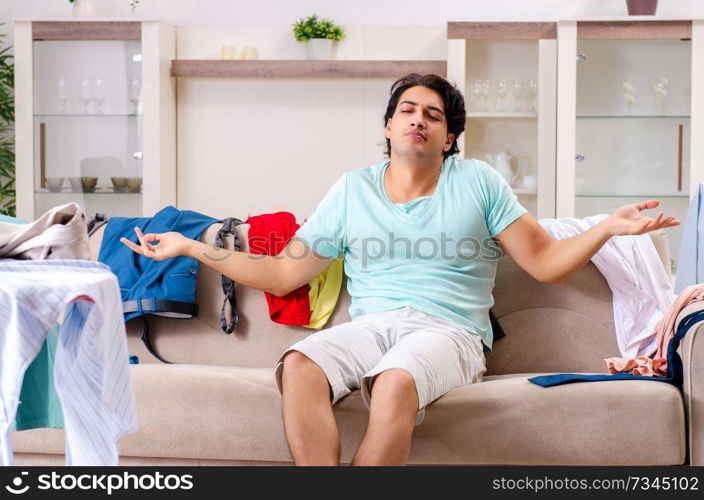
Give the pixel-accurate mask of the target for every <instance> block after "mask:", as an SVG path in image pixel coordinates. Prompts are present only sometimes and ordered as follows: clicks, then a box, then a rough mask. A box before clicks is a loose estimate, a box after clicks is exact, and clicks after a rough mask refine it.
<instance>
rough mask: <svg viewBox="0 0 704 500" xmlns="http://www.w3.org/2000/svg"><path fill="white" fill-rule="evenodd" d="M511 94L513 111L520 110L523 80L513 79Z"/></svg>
mask: <svg viewBox="0 0 704 500" xmlns="http://www.w3.org/2000/svg"><path fill="white" fill-rule="evenodd" d="M511 94H513V100H514V103H515V104H514V111H516V112H518V111H520V110H521V96H522V95H523V82H522V81H520V80H514V81H513V83H512V84H511Z"/></svg>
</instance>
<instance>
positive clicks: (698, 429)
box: [675, 301, 704, 465]
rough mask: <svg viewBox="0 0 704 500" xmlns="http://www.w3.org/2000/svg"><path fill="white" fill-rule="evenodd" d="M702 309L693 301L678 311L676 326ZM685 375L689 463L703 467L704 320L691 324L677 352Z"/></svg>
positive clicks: (699, 303) (700, 305) (702, 304)
mask: <svg viewBox="0 0 704 500" xmlns="http://www.w3.org/2000/svg"><path fill="white" fill-rule="evenodd" d="M702 310H704V301H700V302H694V303H692V304H689V305H688V306H687V307H685V308H683V309H682V311H680V314H679V315H678V317H677V321H676V322H675V324H676V325H679V324H680V322H681V321H682V319H684V318H685V316H687V315H689V314H691V313H693V312H697V311H702ZM677 352H678V353H679V355H680V357H681V358H682V365H683V370H684V373H683V374H682V375H683V379H684V381H683V384H682V390H683V392H684V405H685V415H686V418H687V433H688V445H687V447H688V449H689V464H690V465H704V321H700V322H698V323H695V324H694V325H692V330H691V331H689V332H688V333H687V335H685V336H684V339H683V340H682V342H681V343H680V346H679V349H678V350H677Z"/></svg>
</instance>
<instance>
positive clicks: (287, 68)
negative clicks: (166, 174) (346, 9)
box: [171, 59, 447, 78]
mask: <svg viewBox="0 0 704 500" xmlns="http://www.w3.org/2000/svg"><path fill="white" fill-rule="evenodd" d="M408 73H420V74H426V73H434V74H436V75H439V76H442V77H444V76H445V75H446V74H447V62H446V61H334V60H330V61H309V60H301V61H299V60H261V59H257V60H249V61H222V60H218V59H214V60H203V59H174V60H173V61H171V75H172V76H182V77H220V78H228V77H232V78H400V77H402V76H404V75H407V74H408Z"/></svg>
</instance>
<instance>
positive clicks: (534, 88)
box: [527, 80, 538, 113]
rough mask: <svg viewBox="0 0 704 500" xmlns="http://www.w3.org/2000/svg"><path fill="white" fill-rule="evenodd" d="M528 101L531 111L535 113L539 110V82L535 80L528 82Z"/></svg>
mask: <svg viewBox="0 0 704 500" xmlns="http://www.w3.org/2000/svg"><path fill="white" fill-rule="evenodd" d="M527 90H528V99H529V104H530V111H531V112H533V113H535V112H536V111H537V110H538V106H537V105H538V102H537V97H538V82H537V81H535V80H528V89H527Z"/></svg>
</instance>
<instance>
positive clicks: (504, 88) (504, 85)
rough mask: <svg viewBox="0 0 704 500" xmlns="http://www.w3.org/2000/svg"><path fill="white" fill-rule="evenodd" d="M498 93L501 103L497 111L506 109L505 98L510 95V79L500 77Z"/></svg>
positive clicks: (497, 85) (497, 84)
mask: <svg viewBox="0 0 704 500" xmlns="http://www.w3.org/2000/svg"><path fill="white" fill-rule="evenodd" d="M496 95H497V96H498V97H499V105H498V106H497V108H498V109H497V111H505V108H504V99H506V96H507V95H508V81H507V80H505V79H503V78H502V79H500V80H499V81H498V82H497V83H496Z"/></svg>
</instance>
